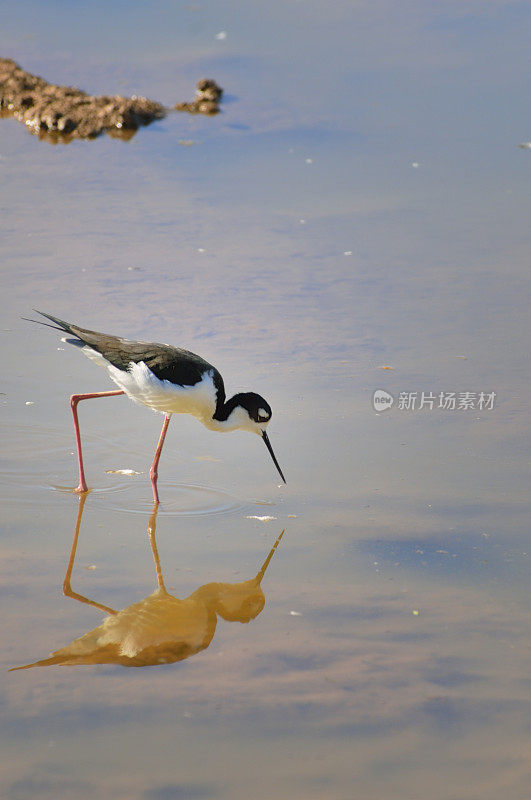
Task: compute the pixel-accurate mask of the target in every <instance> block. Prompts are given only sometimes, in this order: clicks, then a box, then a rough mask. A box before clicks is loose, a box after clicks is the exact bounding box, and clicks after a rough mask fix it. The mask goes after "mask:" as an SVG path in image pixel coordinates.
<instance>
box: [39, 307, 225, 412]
mask: <svg viewBox="0 0 531 800" xmlns="http://www.w3.org/2000/svg"><path fill="white" fill-rule="evenodd" d="M37 314H41V315H42V316H43V317H46V318H47V319H49V320H51V321H52V322H54V323H55V324H56V325H57V326H58V329H59V330H62V331H64V332H65V333H69V334H71V335H72V336H75V337H76V339H77V340H79V341H80V342H83V343H84V344H87V345H89V347H92V349H93V350H96V351H97V352H98V353H101V355H102V356H103V357H104V358H105V359H107V361H109V363H111V364H112V365H113V366H115V367H117V368H118V369H122V370H124V371H126V370H127V369H128V367H129V364H130V363H131V362H133V363H134V364H138V363H139V362H140V361H143V362H144V363H145V364H146V366H147V367H149V369H150V370H151V372H152V373H153V374H154V375H156V377H157V378H159V380H161V381H171V383H176V384H178V385H179V386H194V385H195V384H196V383H199V381H200V380H201V379H202V377H203V375H204V373H205V371H210V370H212V373H213V379H214V386H215V387H216V390H217V403H216V405H217V406H218V407H219V406H221V405H223V403H224V402H225V387H224V385H223V378H222V377H221V375H220V374H219V372H218V371H217V369H216V368H215V367H213V366H212V364H209V363H208V361H205V359H204V358H201V356H198V355H196V354H195V353H191V352H190V351H189V350H183V349H182V348H181V347H172V346H171V345H169V344H159V343H157V342H135V341H131V340H129V339H122V338H121V337H119V336H110V335H109V334H107V333H98V331H91V330H88V329H87V328H79V327H78V326H77V325H72V324H71V323H69V322H65V321H64V320H62V319H58V317H52V315H51V314H45V313H44V312H43V311H37ZM33 321H34V320H33ZM42 324H46V323H42Z"/></svg>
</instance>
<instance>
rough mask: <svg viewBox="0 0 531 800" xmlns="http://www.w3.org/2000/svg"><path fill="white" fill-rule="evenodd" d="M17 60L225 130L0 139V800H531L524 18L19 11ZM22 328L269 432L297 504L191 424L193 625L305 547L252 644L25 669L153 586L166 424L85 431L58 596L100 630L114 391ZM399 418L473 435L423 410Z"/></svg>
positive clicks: (8, 15)
mask: <svg viewBox="0 0 531 800" xmlns="http://www.w3.org/2000/svg"><path fill="white" fill-rule="evenodd" d="M32 18H35V19H38V20H39V24H38V25H36V26H35V28H34V30H33V31H32V32H29V31H28V25H27V20H28V19H32ZM3 29H4V30H3V32H4V45H3V55H4V56H6V57H12V58H14V59H15V60H17V61H18V62H19V63H20V64H22V65H23V66H24V67H25V68H26V69H28V70H29V71H31V72H34V73H36V74H41V75H43V76H44V77H45V78H47V79H48V80H50V81H56V82H61V83H68V84H76V85H78V86H79V87H80V88H82V89H84V90H86V91H90V92H94V93H99V94H103V93H112V92H120V93H122V94H145V95H147V96H148V97H151V98H153V99H154V100H159V101H161V102H164V103H167V104H171V103H172V102H175V101H177V100H182V99H184V98H188V97H190V96H191V93H192V92H193V87H194V85H195V83H196V81H197V80H198V79H199V78H200V77H213V78H215V79H216V81H218V83H220V85H221V86H223V87H224V88H225V92H226V99H225V102H224V105H223V113H221V114H220V115H218V116H217V117H215V118H209V119H204V118H197V117H194V118H192V117H188V116H186V115H182V114H171V115H169V116H168V117H167V118H166V119H165V120H163V121H160V122H157V123H154V124H153V125H152V126H150V127H149V128H147V129H144V130H140V131H139V132H138V134H137V135H136V136H135V137H133V139H131V140H130V141H129V142H122V141H118V140H114V139H110V138H109V137H102V138H100V139H98V140H97V141H94V142H74V143H72V144H70V145H67V146H64V145H56V146H52V145H50V144H48V143H47V142H40V141H39V140H38V138H37V137H34V136H32V135H30V134H29V133H28V132H27V131H25V130H24V128H23V127H22V126H21V125H20V124H19V123H17V122H16V121H14V120H9V119H3V120H0V171H1V176H2V177H1V182H0V185H1V195H0V198H1V199H0V206H1V208H0V211H1V223H0V225H1V237H2V282H3V283H2V285H3V291H2V320H3V324H2V328H3V330H2V334H1V335H2V339H3V348H2V352H3V354H4V365H3V370H2V372H3V386H2V392H4V394H3V395H2V396H1V397H0V400H1V402H2V412H3V413H2V417H3V419H2V425H3V432H2V441H3V445H4V446H3V447H2V465H1V467H2V468H1V476H0V478H1V483H0V489H1V492H2V509H3V513H2V516H3V523H4V524H3V526H2V540H1V563H0V568H1V575H2V584H1V585H2V593H3V600H4V602H3V609H4V612H3V636H2V644H3V647H2V663H3V669H4V680H3V681H2V687H3V688H2V692H3V701H2V709H3V710H2V717H3V724H2V750H3V753H4V759H3V760H2V761H3V765H2V767H1V768H0V769H1V773H0V776H1V780H2V785H3V787H4V795H5V796H6V798H9V799H10V800H20V799H21V798H27V797H36V796H38V797H40V798H48V797H50V798H52V797H53V798H70V797H115V798H118V797H127V798H139V799H142V800H151V799H156V800H157V799H158V800H160V799H164V800H165V798H210V797H212V798H217V797H220V798H231V800H233V799H236V800H238V798H247V797H249V794H250V791H251V789H252V794H253V796H254V797H257V798H264V799H265V798H271V797H275V798H289V799H290V800H297V799H298V798H300V799H301V800H311V799H312V798H316V799H317V798H319V799H320V798H323V797H326V798H334V799H336V798H337V800H343V799H345V800H350V799H351V798H352V797H359V798H366V797H382V798H386V800H412V799H413V798H419V799H420V798H425V797H430V798H431V800H447V798H449V797H451V798H455V800H476V798H478V797H481V798H482V800H499V798H500V796H503V797H505V798H507V800H523V799H524V797H527V795H528V788H527V786H528V784H527V781H526V778H525V776H526V768H527V764H526V755H527V753H528V748H527V747H526V744H525V742H526V738H525V737H526V730H527V729H526V715H527V711H528V705H527V704H528V703H529V681H528V670H527V669H526V663H525V660H524V656H525V642H526V622H527V619H528V617H527V616H526V614H527V611H526V605H525V600H526V585H527V575H528V574H527V571H526V560H527V553H528V552H529V551H528V547H529V540H528V525H527V520H528V508H529V505H528V489H527V482H526V465H527V458H526V452H525V445H524V442H525V434H526V430H527V429H526V422H527V418H528V417H527V416H526V415H527V414H528V401H527V394H526V392H527V380H526V378H527V371H528V366H529V365H528V347H527V338H526V335H525V334H526V332H527V331H528V324H527V312H528V297H527V294H526V288H527V273H528V253H529V245H530V237H529V224H528V208H529V168H530V161H529V158H530V153H529V150H524V149H520V148H518V144H519V143H521V142H524V141H526V140H528V139H529V138H530V136H531V134H530V132H529V119H528V114H527V105H526V103H525V100H523V98H525V97H526V91H527V88H526V83H525V81H526V77H525V76H526V73H527V62H528V42H529V35H530V14H529V9H528V8H527V7H526V6H525V4H519V3H504V2H493V3H489V4H487V5H485V4H477V3H474V2H465V3H460V4H454V3H449V4H440V3H437V2H431V0H430V2H427V3H426V2H424V3H419V2H408V3H406V4H404V3H396V2H381V3H376V4H366V3H361V2H360V3H343V2H340V0H337V2H333V3H332V4H327V5H326V7H325V6H324V5H323V4H319V3H316V2H310V3H304V4H303V3H300V2H288V3H286V2H283V3H277V2H273V3H270V4H269V5H268V8H267V10H264V8H259V7H258V6H254V5H245V6H244V5H242V4H240V3H236V2H229V3H225V4H223V5H222V6H220V5H219V4H217V3H211V2H201V3H197V4H191V5H188V6H178V5H175V4H173V3H169V2H165V0H163V1H162V2H159V3H156V4H154V5H153V4H150V6H149V8H148V7H147V6H145V4H141V3H128V4H127V5H121V4H118V5H113V6H112V7H111V8H110V9H109V8H108V6H107V5H105V4H99V3H96V4H91V5H89V6H81V5H79V4H70V5H69V6H68V7H66V6H64V5H61V4H52V5H48V6H47V9H46V14H44V12H43V10H42V7H41V6H40V4H35V3H30V2H22V3H12V2H8V3H7V6H6V8H5V9H4V13H3ZM222 31H225V32H226V34H227V35H226V37H225V38H216V35H217V34H219V33H221V32H222ZM182 142H186V143H187V145H188V146H184V145H183V144H182ZM191 142H192V144H190V143H191ZM33 307H36V308H42V309H43V310H44V311H49V312H50V313H52V314H56V315H58V316H59V317H62V318H64V319H67V320H71V321H74V322H77V323H79V324H80V325H84V326H87V327H91V328H94V329H100V330H104V331H108V332H110V333H116V334H119V335H124V336H129V337H131V338H139V339H155V340H158V341H167V342H171V343H174V344H178V345H181V346H184V347H186V348H188V349H190V350H192V351H195V352H198V353H200V354H201V355H203V356H204V357H205V358H207V359H208V360H209V361H211V362H212V363H214V364H215V365H216V366H217V367H218V368H219V369H220V371H221V372H222V374H223V375H224V377H225V381H226V385H227V389H228V391H229V392H230V393H232V392H235V391H240V390H244V389H251V390H254V391H257V392H260V393H261V394H263V395H264V396H265V397H266V398H267V399H268V401H269V402H270V404H271V406H272V408H273V412H274V413H273V419H272V422H271V425H270V428H269V431H270V435H271V441H272V444H273V446H274V448H275V452H276V454H277V456H278V459H279V462H280V464H281V466H282V468H283V471H284V472H285V474H286V477H287V480H288V483H287V485H286V486H285V487H284V486H282V487H279V486H278V482H277V476H276V473H275V470H274V467H273V465H272V464H271V461H270V459H269V456H268V455H267V453H266V452H265V448H264V447H263V445H261V444H260V443H259V442H258V441H257V439H255V437H250V436H248V435H246V434H244V433H234V434H231V435H230V436H217V435H214V434H212V433H211V432H209V431H207V430H206V429H204V428H202V427H201V426H200V425H199V424H198V423H197V422H196V421H195V420H193V419H186V418H183V419H174V420H173V421H172V425H171V427H170V430H169V433H168V439H167V444H166V447H165V450H164V452H163V456H162V460H161V465H160V476H161V477H160V488H161V499H162V507H161V509H160V512H159V515H158V518H157V530H156V544H157V548H158V555H159V557H160V568H161V571H162V574H163V577H164V582H165V587H166V589H167V591H168V593H169V594H170V595H171V596H172V597H175V598H177V599H181V600H182V599H185V598H189V597H191V596H193V595H194V593H196V592H197V591H198V590H199V589H200V588H201V587H205V586H211V585H212V584H216V585H218V584H219V585H221V584H223V585H229V584H230V585H231V586H233V585H236V584H238V585H239V584H242V583H245V582H246V581H249V580H251V579H253V578H254V576H256V574H257V571H258V570H259V569H260V566H261V565H262V564H263V562H264V559H265V558H266V556H267V555H268V553H269V552H270V550H271V548H272V547H273V545H274V544H275V542H276V541H277V538H278V537H279V535H280V534H281V532H282V531H283V530H285V533H284V536H283V537H282V539H281V541H280V543H279V544H278V546H277V549H276V551H275V555H274V558H272V560H271V562H270V563H269V566H268V568H267V572H266V574H265V575H264V576H263V579H262V581H261V591H262V592H263V596H264V606H263V608H262V609H261V610H260V611H259V613H257V614H256V615H255V616H252V614H251V617H250V618H249V621H247V620H233V621H229V620H228V619H226V618H224V617H223V616H219V615H217V616H216V622H215V635H213V636H212V637H211V640H210V642H209V644H208V646H207V647H204V648H202V649H201V648H199V649H198V650H197V652H195V653H193V654H190V655H189V656H187V657H186V658H183V659H180V660H177V661H175V662H174V663H168V664H160V665H158V666H156V665H153V666H145V667H138V668H126V667H124V666H123V665H121V664H110V663H106V664H101V663H100V664H97V663H93V664H91V665H79V666H43V667H34V668H31V669H27V670H20V671H15V672H8V670H9V669H10V668H11V667H15V666H21V665H26V664H29V663H33V662H36V661H39V660H42V659H46V658H47V657H48V655H49V653H51V652H53V651H57V650H60V649H61V648H65V647H67V646H68V645H69V644H70V643H71V642H73V641H74V640H76V639H78V638H79V637H81V636H83V635H85V634H87V632H89V631H93V630H94V629H96V628H98V626H100V625H101V624H102V621H103V620H104V618H105V615H106V611H105V609H113V610H115V611H120V610H123V609H130V608H131V607H133V606H134V605H135V604H137V603H139V602H141V601H142V600H144V599H146V598H149V597H150V596H152V594H153V592H155V591H156V590H157V586H158V583H157V572H156V570H155V567H154V562H153V557H152V552H151V548H150V542H149V537H148V535H147V531H148V524H149V519H150V513H151V490H150V486H149V478H148V471H149V464H150V461H151V458H152V453H153V449H154V447H155V444H156V441H157V437H158V434H159V430H160V424H161V419H160V418H159V416H158V415H155V414H153V413H151V412H149V411H148V410H145V409H142V408H140V407H137V406H134V405H133V404H131V403H128V402H127V400H126V399H125V398H123V397H119V398H111V399H108V400H101V401H98V402H97V403H96V402H94V403H90V402H87V403H83V404H82V405H81V406H80V418H81V425H82V430H83V436H84V441H85V453H86V468H87V479H88V482H89V485H90V486H91V487H93V491H92V492H91V493H90V494H89V496H88V498H87V499H86V502H85V507H84V509H83V519H82V524H81V527H80V531H79V540H78V543H77V552H76V561H75V564H74V566H73V571H72V575H71V590H72V593H73V594H77V595H80V596H82V597H84V598H85V599H88V600H90V601H91V602H92V604H90V603H87V602H77V600H76V598H75V597H72V596H64V595H63V593H62V587H63V580H64V578H65V572H66V570H67V565H68V563H69V557H70V553H71V547H72V539H73V536H74V532H75V529H76V522H77V520H78V510H79V500H78V498H77V497H76V496H75V495H74V494H72V493H71V492H70V491H68V489H69V488H70V487H73V486H74V485H75V482H76V480H75V478H76V476H75V455H74V441H73V435H72V429H71V420H70V411H69V406H68V396H69V395H70V394H71V393H73V392H83V391H94V390H96V391H97V390H98V389H100V388H101V390H105V389H109V388H113V387H112V386H111V384H110V383H109V382H108V379H107V378H106V376H105V374H104V373H103V372H102V371H100V370H98V369H97V368H96V366H94V365H93V364H91V363H90V362H88V361H87V360H86V359H82V358H81V357H80V355H79V353H78V352H77V351H76V350H75V349H74V348H68V347H67V346H66V345H63V344H62V343H61V342H60V341H59V337H56V335H55V333H54V332H53V331H49V330H47V329H44V328H43V329H40V328H38V327H37V326H31V325H30V324H29V323H26V322H22V321H21V320H20V319H19V318H20V317H21V316H28V314H29V312H30V310H31V308H33ZM376 389H384V390H386V391H388V392H390V393H391V394H392V395H393V396H394V397H395V403H394V405H393V407H392V408H391V409H389V410H387V411H384V412H381V413H376V412H375V411H374V409H373V406H372V395H373V392H374V391H375V390H376ZM402 392H403V393H406V394H410V393H417V395H418V398H419V399H420V396H421V393H422V392H424V393H425V394H426V395H428V394H433V395H434V397H435V398H438V397H439V394H440V393H443V394H445V395H446V394H447V393H450V392H456V393H457V394H459V393H464V392H470V393H475V401H474V402H475V403H476V406H475V407H474V408H473V409H469V410H464V409H461V410H459V409H455V410H444V409H439V408H438V407H437V405H438V400H437V399H436V400H435V402H434V407H433V408H431V409H430V408H429V405H426V406H425V407H424V408H423V409H421V410H419V409H418V408H416V409H415V410H405V409H401V408H400V407H399V402H398V398H399V395H400V393H402ZM480 392H484V393H492V392H494V393H495V395H496V397H495V403H494V407H493V408H492V409H479V408H478V407H477V402H478V397H479V393H480ZM417 402H418V401H417ZM127 470H131V471H133V474H130V475H128V474H124V473H123V471H127ZM132 512H135V513H132ZM195 596H197V595H195ZM216 602H217V601H216ZM94 604H97V605H96V606H95V605H94ZM98 605H99V606H100V608H98ZM207 605H208V604H207ZM251 606H252V604H251ZM205 608H206V606H205ZM208 608H209V609H210V608H211V606H208ZM257 608H258V606H256V607H255V606H252V610H253V613H254V611H256V609H257ZM206 613H207V612H206V611H205V614H206ZM210 613H211V612H210V611H208V614H210ZM209 619H210V620H211V616H210V617H209ZM233 623H234V624H233ZM209 624H212V621H210V623H209ZM194 630H196V631H197V630H199V628H197V627H196V628H195V629H194ZM202 630H203V629H202ZM210 630H211V628H209V631H210ZM197 636H198V637H199V635H197ZM201 641H203V640H201ZM442 776H444V780H443V777H442Z"/></svg>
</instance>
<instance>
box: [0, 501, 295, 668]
mask: <svg viewBox="0 0 531 800" xmlns="http://www.w3.org/2000/svg"><path fill="white" fill-rule="evenodd" d="M86 498H87V494H83V495H81V496H80V498H79V508H78V514H77V521H76V529H75V534H74V541H73V543H72V550H71V552H70V560H69V562H68V568H67V570H66V575H65V579H64V583H63V592H64V594H65V595H66V596H67V597H72V598H74V599H75V600H79V601H80V602H82V603H86V604H88V605H91V606H94V607H95V608H97V609H99V610H100V611H104V612H105V613H106V614H107V615H108V616H107V617H106V618H105V619H104V620H103V622H102V624H101V625H99V626H98V627H97V628H94V630H91V631H89V632H88V633H86V634H85V635H84V636H80V637H79V638H78V639H74V641H73V642H71V643H70V644H69V645H67V646H66V647H62V648H61V649H60V650H56V651H55V652H54V653H52V654H51V656H50V657H49V658H44V659H42V660H41V661H36V662H34V663H33V664H25V665H24V666H20V667H13V670H19V669H29V668H30V667H48V666H53V665H60V666H77V665H80V664H121V665H123V666H128V667H147V666H153V665H158V664H171V663H174V662H176V661H182V660H183V659H185V658H189V657H190V656H193V655H195V653H199V652H200V651H201V650H204V649H205V648H207V647H208V646H209V644H210V642H211V641H212V638H213V636H214V633H215V631H216V624H217V619H218V616H219V617H221V618H222V619H224V620H227V621H228V622H250V621H251V620H252V619H254V618H255V617H257V616H258V615H259V614H260V612H261V611H262V609H263V608H264V605H265V597H264V593H263V591H262V587H261V585H260V584H261V581H262V578H263V577H264V575H265V572H266V569H267V567H268V566H269V562H270V561H271V559H272V557H273V555H274V553H275V550H276V548H277V547H278V544H279V542H280V540H281V539H282V536H283V535H284V531H282V533H281V534H280V536H279V537H278V539H277V540H276V542H275V544H274V545H273V547H272V549H271V551H270V552H269V555H268V556H267V558H266V560H265V562H264V564H263V565H262V567H261V569H260V571H259V572H258V574H257V575H256V576H255V577H254V578H251V579H250V580H248V581H242V582H240V583H206V584H205V585H204V586H200V587H199V589H196V591H195V592H193V593H192V594H191V595H190V596H189V597H187V598H185V599H180V598H178V597H174V596H173V595H171V594H169V592H168V591H167V589H166V587H165V586H164V578H163V576H162V570H161V566H160V560H159V555H158V552H157V543H156V540H155V527H156V520H157V505H155V507H154V508H153V512H152V514H151V516H150V518H149V523H148V537H149V542H150V545H151V551H152V553H153V559H154V561H155V569H156V573H157V584H158V585H157V589H156V590H155V591H154V592H153V594H150V595H149V596H148V597H146V598H144V599H143V600H140V601H139V602H137V603H133V605H130V606H127V608H124V609H122V610H121V611H115V610H114V609H112V608H109V607H108V606H105V605H102V604H101V603H97V602H96V601H94V600H90V599H89V598H88V597H84V596H83V595H80V594H78V593H77V592H74V591H73V590H72V587H71V583H70V581H71V576H72V570H73V567H74V560H75V556H76V548H77V542H78V537H79V529H80V526H81V518H82V515H83V507H84V505H85V500H86Z"/></svg>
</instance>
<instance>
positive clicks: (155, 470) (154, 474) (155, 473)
mask: <svg viewBox="0 0 531 800" xmlns="http://www.w3.org/2000/svg"><path fill="white" fill-rule="evenodd" d="M170 419H171V414H166V416H165V417H164V424H163V426H162V430H161V432H160V437H159V443H158V445H157V449H156V450H155V457H154V459H153V464H152V465H151V469H150V470H149V477H150V478H151V488H152V489H153V501H154V502H155V503H158V502H159V493H158V489H157V479H158V477H159V459H160V454H161V453H162V445H163V444H164V439H165V438H166V431H167V430H168V425H169V424H170Z"/></svg>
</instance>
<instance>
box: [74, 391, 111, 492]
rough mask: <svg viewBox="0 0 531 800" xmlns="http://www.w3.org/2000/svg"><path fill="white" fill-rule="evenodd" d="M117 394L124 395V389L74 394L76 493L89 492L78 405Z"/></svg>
mask: <svg viewBox="0 0 531 800" xmlns="http://www.w3.org/2000/svg"><path fill="white" fill-rule="evenodd" d="M117 394H124V392H123V390H122V389H117V390H116V391H114V392H92V394H73V395H72V397H71V398H70V407H71V409H72V416H73V417H74V430H75V432H76V445H77V460H78V464H79V486H77V487H76V488H75V489H74V492H87V491H88V488H87V482H86V481H85V470H84V468H83V454H82V452H81V434H80V432H79V421H78V418H77V404H78V403H79V402H80V400H92V399H93V398H95V397H115V396H116V395H117Z"/></svg>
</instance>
